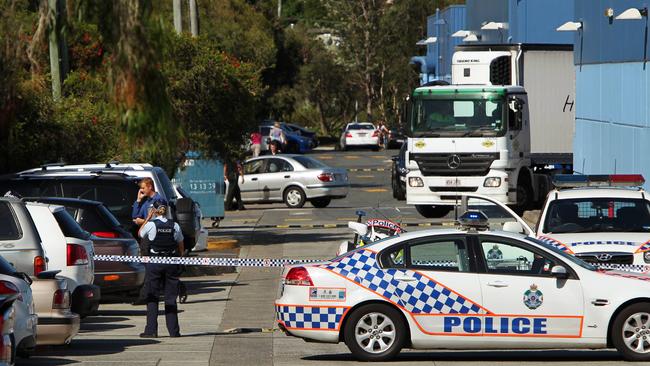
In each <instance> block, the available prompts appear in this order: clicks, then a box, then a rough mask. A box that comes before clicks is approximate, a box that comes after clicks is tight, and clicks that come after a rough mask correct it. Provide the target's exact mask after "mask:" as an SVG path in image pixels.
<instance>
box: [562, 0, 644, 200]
mask: <svg viewBox="0 0 650 366" xmlns="http://www.w3.org/2000/svg"><path fill="white" fill-rule="evenodd" d="M574 1H575V19H573V20H575V21H581V22H582V30H581V31H579V32H576V33H574V36H575V41H576V49H575V57H574V60H575V63H576V135H575V141H574V166H575V169H576V170H577V171H580V172H584V173H590V174H609V173H614V172H616V173H642V174H643V175H644V176H645V177H646V178H648V177H650V144H648V143H647V141H650V103H649V98H650V65H646V64H645V62H644V49H645V47H647V46H648V44H647V43H646V39H645V32H646V30H647V27H648V19H647V16H644V17H642V19H639V20H618V19H611V24H610V19H609V18H608V17H606V16H605V11H606V9H612V11H613V14H614V16H616V15H619V14H621V13H622V12H623V11H625V10H626V9H629V8H644V7H646V6H648V2H647V1H640V0H574ZM646 188H648V185H646Z"/></svg>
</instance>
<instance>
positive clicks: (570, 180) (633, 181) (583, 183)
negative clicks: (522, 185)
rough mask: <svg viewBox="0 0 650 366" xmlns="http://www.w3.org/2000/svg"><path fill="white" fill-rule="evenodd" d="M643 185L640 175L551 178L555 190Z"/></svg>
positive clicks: (561, 176) (557, 176) (559, 175)
mask: <svg viewBox="0 0 650 366" xmlns="http://www.w3.org/2000/svg"><path fill="white" fill-rule="evenodd" d="M644 183H645V179H644V178H643V175H641V174H610V175H572V174H558V175H556V176H554V177H553V185H555V187H557V188H577V187H640V186H642V185H643V184H644Z"/></svg>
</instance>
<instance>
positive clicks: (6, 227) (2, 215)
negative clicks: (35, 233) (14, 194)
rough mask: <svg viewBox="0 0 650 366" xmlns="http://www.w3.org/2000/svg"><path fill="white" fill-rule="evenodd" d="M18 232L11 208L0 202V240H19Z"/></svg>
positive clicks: (7, 204)
mask: <svg viewBox="0 0 650 366" xmlns="http://www.w3.org/2000/svg"><path fill="white" fill-rule="evenodd" d="M20 236H21V234H20V230H19V229H18V223H17V222H16V217H15V216H14V213H13V210H12V209H11V206H10V205H9V203H7V202H0V240H16V239H20Z"/></svg>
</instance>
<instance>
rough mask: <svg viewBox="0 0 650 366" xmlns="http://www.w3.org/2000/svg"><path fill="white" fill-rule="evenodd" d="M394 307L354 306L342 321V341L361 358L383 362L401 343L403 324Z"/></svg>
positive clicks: (404, 333) (402, 340) (403, 332)
mask: <svg viewBox="0 0 650 366" xmlns="http://www.w3.org/2000/svg"><path fill="white" fill-rule="evenodd" d="M402 319H403V318H402V316H401V314H400V313H399V311H397V310H396V309H394V308H392V307H390V306H388V305H383V304H369V305H364V306H362V307H360V308H358V309H356V310H355V311H354V312H353V313H352V314H350V318H349V319H348V320H347V322H346V323H345V329H344V338H345V344H346V345H347V346H348V348H349V349H350V352H352V355H353V356H354V357H355V358H357V359H359V360H361V361H386V360H390V359H392V358H393V357H395V356H396V355H397V354H398V353H399V352H400V351H401V350H402V347H403V346H404V343H405V340H406V326H405V324H404V321H403V320H402Z"/></svg>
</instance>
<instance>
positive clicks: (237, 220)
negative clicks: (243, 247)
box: [230, 219, 257, 222]
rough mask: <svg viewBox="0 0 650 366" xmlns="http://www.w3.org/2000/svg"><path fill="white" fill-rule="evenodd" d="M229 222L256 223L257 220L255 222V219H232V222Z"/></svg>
mask: <svg viewBox="0 0 650 366" xmlns="http://www.w3.org/2000/svg"><path fill="white" fill-rule="evenodd" d="M230 221H233V222H247V221H257V220H255V219H233V220H230Z"/></svg>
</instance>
